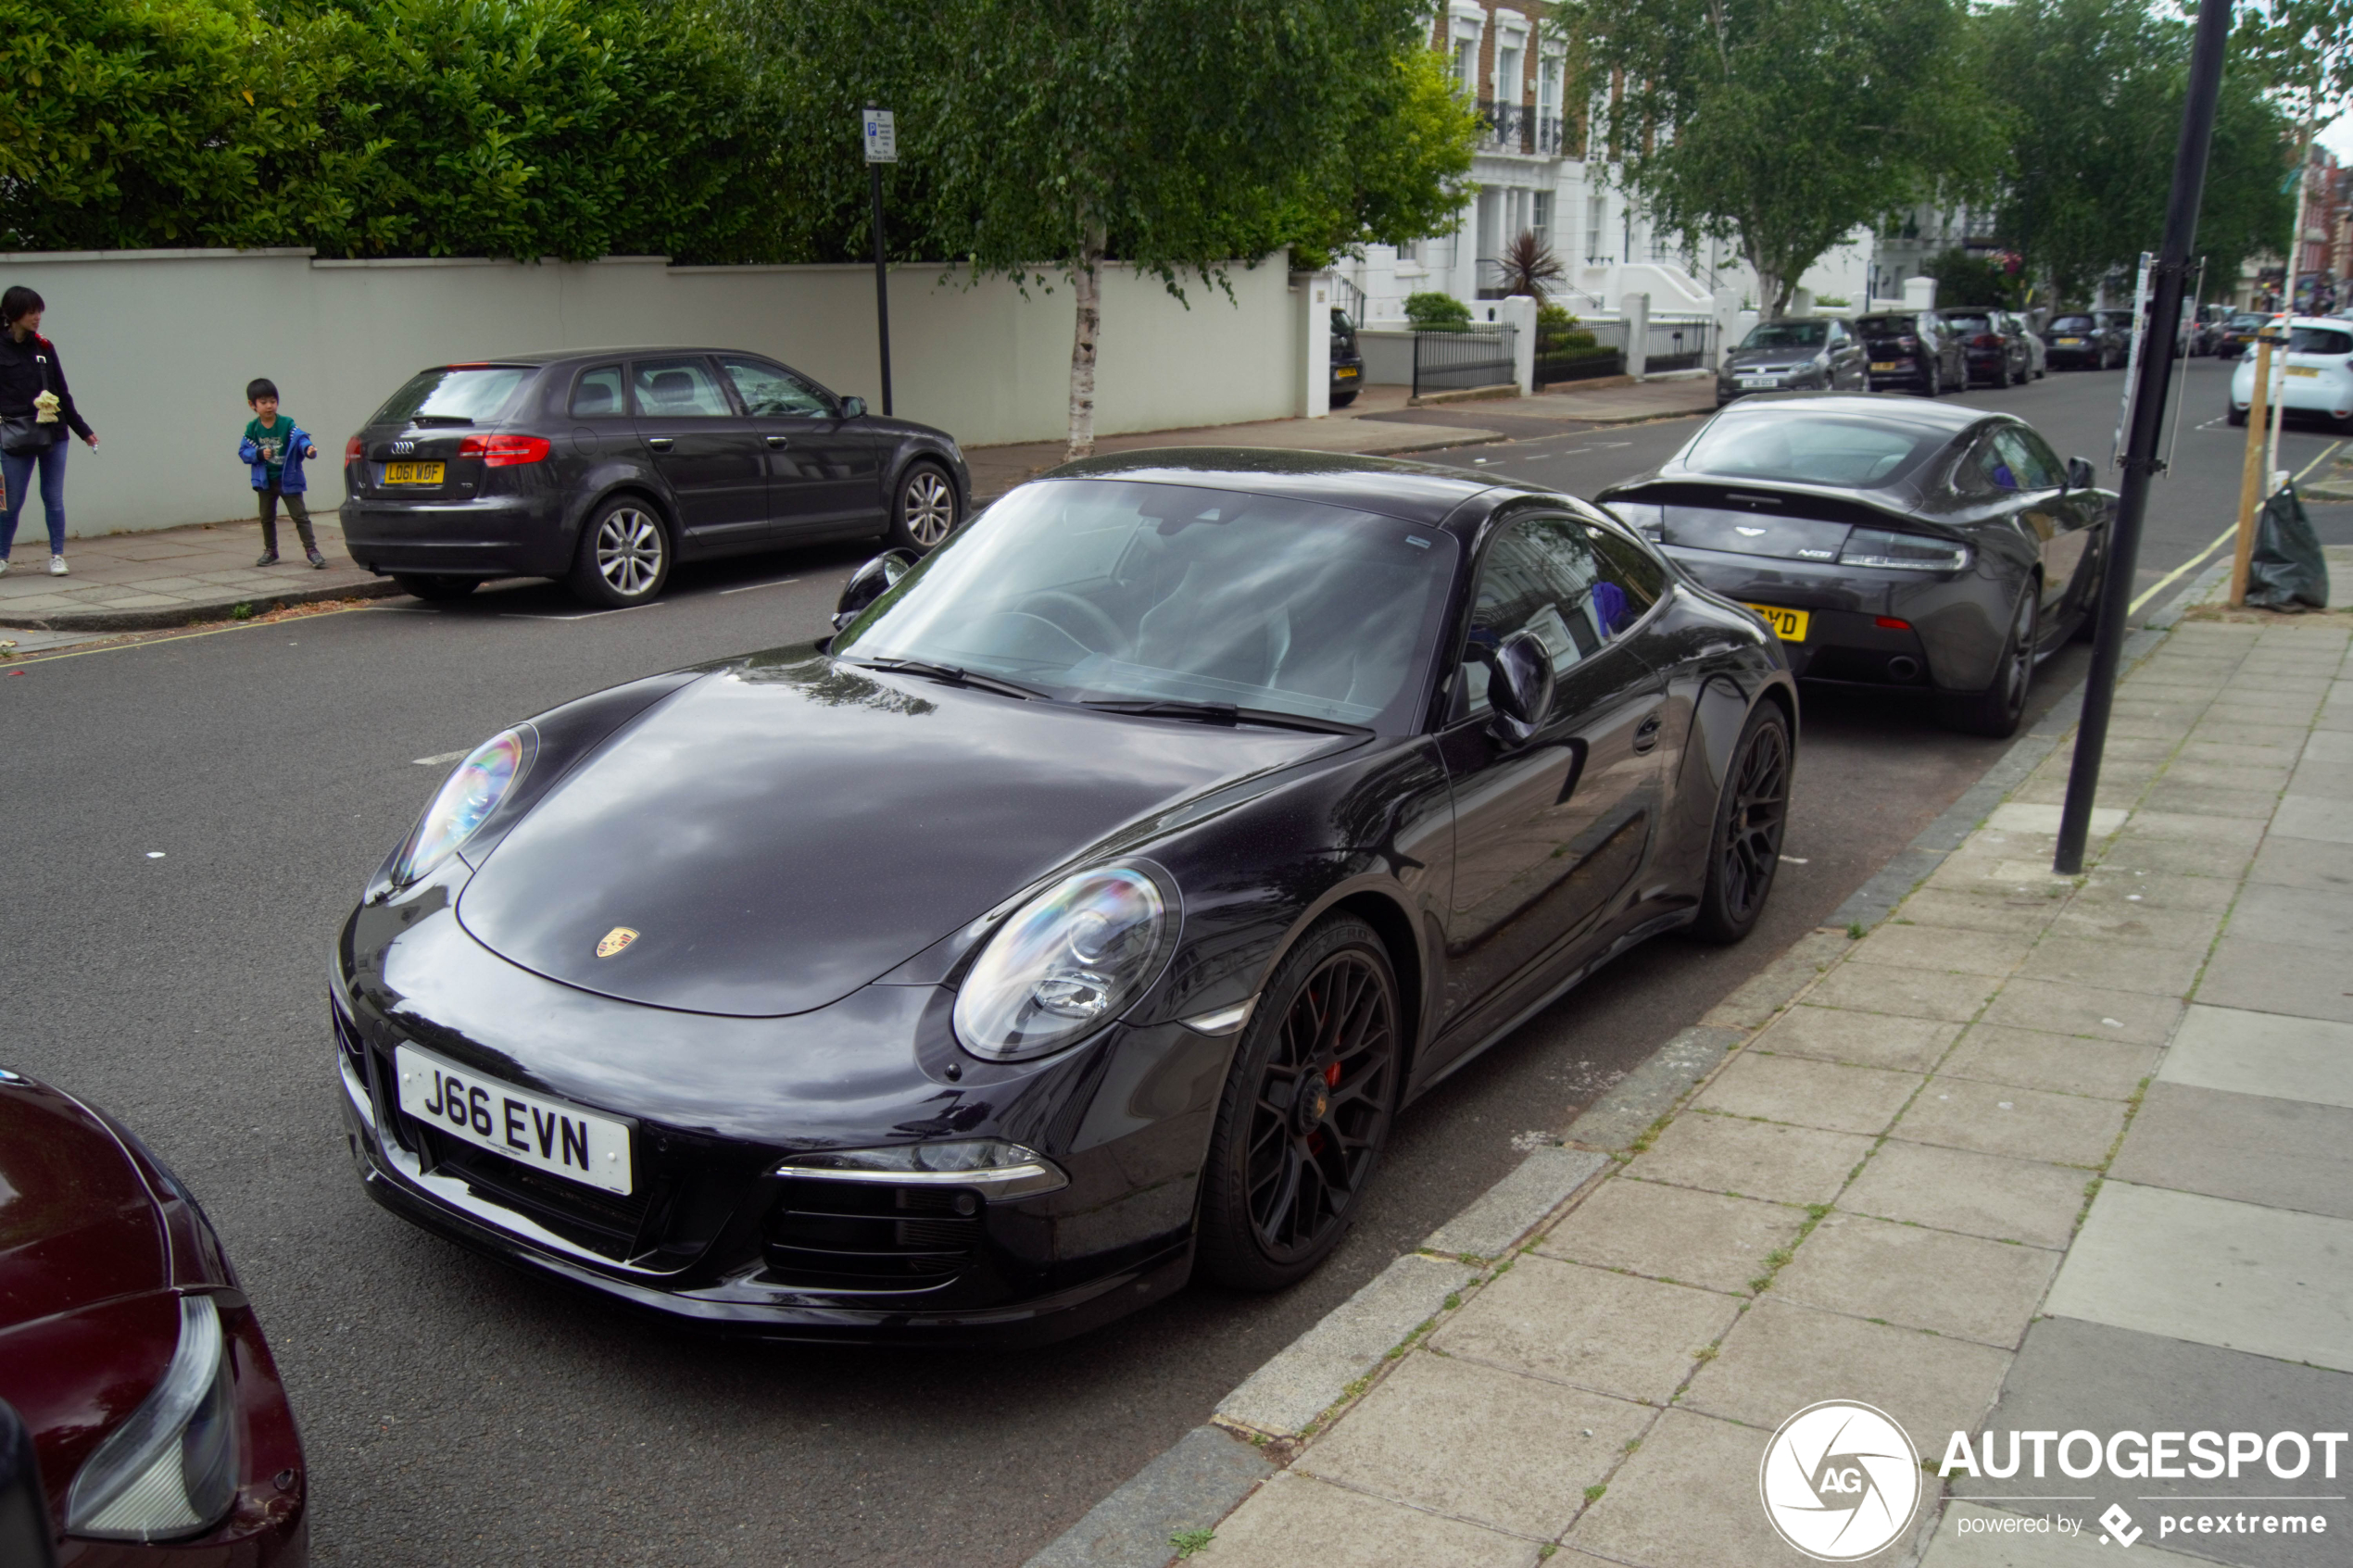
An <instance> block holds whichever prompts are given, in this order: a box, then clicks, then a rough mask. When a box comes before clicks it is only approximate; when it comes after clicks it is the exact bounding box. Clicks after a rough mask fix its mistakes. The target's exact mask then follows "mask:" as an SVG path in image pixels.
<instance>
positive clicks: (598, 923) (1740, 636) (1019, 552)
mask: <svg viewBox="0 0 2353 1568" xmlns="http://www.w3.org/2000/svg"><path fill="white" fill-rule="evenodd" d="M868 567H869V569H868V570H862V571H861V572H860V573H859V574H858V576H857V577H856V578H854V579H853V580H852V583H851V584H850V587H849V590H847V591H846V593H845V596H844V597H845V606H846V608H845V612H844V615H843V617H842V621H841V624H842V625H843V627H844V629H843V630H841V631H839V632H838V633H837V634H836V635H835V636H834V637H833V638H832V639H831V640H830V644H829V646H828V645H812V644H801V645H799V646H791V647H785V648H780V649H775V650H773V651H769V652H765V653H756V654H751V655H749V656H746V657H743V658H738V659H724V660H721V661H719V662H716V663H712V664H708V665H704V666H701V667H698V668H695V669H689V670H682V671H675V672H673V673H670V674H665V675H658V676H654V677H652V678H650V679H646V680H640V681H635V682H633V683H630V684H626V685H622V686H618V687H614V688H612V689H611V690H609V691H604V692H600V693H598V694H596V695H595V696H587V697H584V698H582V699H580V700H579V701H576V702H573V703H570V704H567V705H566V706H564V707H561V708H559V709H554V710H552V711H550V712H547V713H544V714H541V715H540V716H539V717H537V718H535V719H533V720H531V721H528V722H524V723H520V724H517V725H515V726H514V727H513V728H511V729H509V730H507V731H504V732H502V733H501V734H498V735H497V736H494V737H493V738H492V739H491V740H489V741H487V742H485V743H484V745H483V746H481V747H479V748H478V749H477V750H475V751H474V752H473V753H472V755H471V756H470V757H468V758H467V759H466V760H465V761H464V763H462V764H461V765H460V766H459V768H458V769H457V771H455V772H454V773H452V774H451V775H450V777H449V779H448V781H447V783H446V784H444V785H443V786H442V789H441V791H440V793H439V795H437V796H436V797H435V798H434V801H433V803H432V804H431V805H430V806H429V807H428V808H427V809H426V810H425V812H424V814H423V816H422V818H421V819H420V820H419V821H418V822H417V824H416V826H415V828H414V829H413V830H412V831H411V833H410V834H409V837H408V838H407V839H406V840H405V841H404V842H403V843H402V844H401V845H400V847H398V848H397V849H396V850H395V851H394V853H393V854H392V855H391V857H390V858H389V859H387V860H386V861H385V863H384V867H383V869H382V870H381V872H379V873H378V874H377V875H376V876H375V878H374V879H373V880H372V881H371V884H370V885H369V886H368V888H367V889H366V891H365V894H364V896H363V898H362V901H361V903H360V904H359V908H358V909H356V910H355V911H354V913H353V914H352V915H351V917H350V918H349V920H348V921H347V922H346V924H345V925H344V927H343V929H342V933H341V936H340V939H339V941H338V943H337V945H336V948H335V960H334V968H333V998H332V999H333V1033H334V1039H335V1044H336V1057H337V1065H338V1068H339V1071H340V1074H341V1080H342V1084H343V1086H344V1090H345V1094H344V1096H343V1102H344V1106H345V1110H346V1112H347V1118H348V1125H349V1132H350V1135H351V1144H352V1149H353V1152H354V1154H355V1156H356V1157H357V1160H358V1162H359V1170H360V1173H361V1174H362V1176H363V1177H364V1179H365V1182H366V1185H367V1187H368V1190H369V1191H370V1192H371V1194H372V1195H373V1196H374V1197H375V1198H377V1200H378V1201H379V1202H382V1203H384V1205H386V1206H387V1207H389V1208H391V1209H392V1210H395V1211H396V1212H398V1213H400V1214H402V1215H405V1216H406V1217H408V1218H409V1219H411V1220H413V1221H415V1222H417V1223H420V1224H422V1225H424V1226H427V1227H429V1228H431V1229H433V1230H434V1231H437V1232H439V1233H441V1234H442V1235H444V1236H449V1237H452V1238H454V1239H456V1240H459V1241H461V1242H464V1243H467V1244H470V1245H472V1246H473V1247H476V1248H482V1249H484V1250H486V1251H489V1252H492V1253H495V1254H497V1255H500V1256H503V1257H505V1258H508V1259H510V1260H512V1261H519V1262H522V1263H525V1264H529V1265H531V1266H534V1267H535V1268H537V1269H540V1270H544V1271H546V1272H547V1273H551V1274H555V1275H559V1276H561V1277H563V1278H566V1279H569V1280H571V1281H573V1282H576V1283H578V1284H580V1285H583V1286H588V1287H591V1288H593V1289H596V1290H598V1291H602V1292H604V1293H606V1294H607V1295H609V1296H610V1297H615V1298H622V1299H623V1300H626V1301H631V1302H635V1303H639V1304H641V1305H644V1306H647V1307H649V1308H654V1309H658V1310H660V1311H664V1312H667V1313H669V1314H672V1315H673V1317H674V1318H678V1319H685V1320H690V1321H693V1322H696V1323H700V1324H703V1325H706V1326H710V1327H713V1328H719V1329H733V1330H742V1331H748V1332H751V1333H755V1334H760V1335H764V1336H775V1337H786V1338H804V1339H822V1338H845V1337H847V1338H894V1337H898V1338H930V1339H934V1340H940V1339H948V1338H957V1337H986V1336H1001V1337H1010V1338H1020V1337H1030V1338H1041V1339H1042V1338H1051V1337H1054V1336H1059V1335H1062V1334H1066V1333H1070V1332H1075V1331H1076V1330H1078V1329H1081V1328H1084V1327H1087V1326H1088V1325H1089V1324H1092V1323H1099V1322H1101V1321H1103V1320H1105V1319H1108V1318H1111V1317H1114V1316H1116V1315H1118V1314H1120V1313H1123V1312H1126V1311H1131V1310H1133V1309H1135V1308H1137V1307H1139V1306H1140V1305H1142V1304H1144V1303H1146V1302H1148V1301H1151V1300H1152V1299H1154V1298H1157V1297H1159V1296H1161V1295H1163V1294H1164V1293H1166V1292H1168V1291H1171V1290H1173V1289H1175V1288H1176V1287H1177V1286H1180V1285H1182V1284H1183V1283H1184V1282H1185V1280H1186V1279H1187V1278H1188V1277H1189V1275H1190V1274H1191V1273H1192V1272H1193V1270H1194V1269H1195V1268H1196V1267H1198V1268H1200V1269H1201V1270H1202V1272H1203V1273H1205V1274H1207V1275H1209V1276H1211V1277H1214V1279H1216V1280H1219V1281H1222V1282H1225V1283H1227V1284H1230V1285H1235V1286H1244V1287H1257V1288H1274V1287H1278V1286H1283V1285H1285V1284H1287V1283H1289V1282H1290V1281H1292V1280H1295V1279H1298V1278H1300V1277H1301V1276H1302V1275H1303V1274H1305V1273H1307V1272H1308V1271H1309V1270H1311V1269H1312V1268H1314V1267H1315V1264H1316V1263H1317V1262H1318V1261H1320V1260H1321V1259H1322V1258H1323V1257H1324V1256H1325V1255H1326V1254H1327V1252H1328V1251H1329V1250H1330V1249H1331V1248H1332V1247H1333V1245H1334V1244H1335V1243H1336V1242H1337V1241H1338V1239H1339V1237H1340V1235H1341V1233H1342V1232H1343V1231H1344V1230H1345V1228H1346V1227H1347V1225H1348V1223H1349V1222H1350V1219H1351V1217H1352V1215H1353V1212H1354V1210H1355V1209H1356V1206H1357V1203H1358V1200H1359V1198H1360V1196H1361V1195H1362V1193H1363V1192H1364V1190H1365V1185H1366V1183H1367V1182H1369V1181H1370V1180H1371V1179H1372V1177H1373V1174H1374V1172H1375V1170H1376V1168H1377V1167H1378V1163H1379V1160H1380V1157H1381V1151H1382V1148H1383V1147H1384V1146H1385V1145H1386V1144H1387V1142H1388V1140H1389V1136H1390V1128H1391V1126H1392V1125H1393V1123H1394V1121H1395V1118H1396V1116H1397V1114H1398V1112H1399V1110H1401V1109H1402V1108H1403V1106H1404V1105H1405V1104H1407V1103H1408V1102H1409V1101H1411V1100H1412V1099H1413V1098H1415V1097H1416V1095H1418V1094H1420V1093H1422V1092H1423V1091H1424V1090H1426V1089H1428V1087H1429V1086H1430V1085H1433V1084H1435V1083H1437V1082H1438V1081H1439V1080H1440V1079H1441V1078H1443V1077H1445V1076H1446V1075H1447V1074H1448V1073H1452V1072H1453V1071H1454V1070H1456V1069H1457V1068H1459V1067H1461V1066H1462V1065H1463V1064H1464V1063H1465V1062H1466V1061H1468V1060H1471V1059H1472V1058H1473V1057H1475V1056H1476V1055H1478V1052H1479V1051H1480V1050H1481V1049H1482V1048H1484V1047H1487V1046H1489V1045H1490V1044H1491V1043H1493V1042H1494V1041H1495V1040H1497V1039H1498V1038H1500V1037H1501V1036H1503V1035H1505V1034H1506V1033H1508V1032H1509V1031H1510V1030H1511V1029H1512V1028H1513V1027H1515V1026H1516V1024H1518V1023H1519V1022H1521V1021H1522V1020H1523V1019H1525V1018H1527V1017H1528V1016H1529V1014H1530V1013H1532V1012H1533V1011H1535V1010H1537V1009H1539V1008H1541V1007H1542V1006H1544V1005H1545V1004H1546V1003H1547V1002H1549V1001H1551V1000H1552V999H1553V998H1554V997H1556V996H1558V995H1559V994H1561V993H1562V992H1563V991H1565V990H1566V989H1567V988H1568V987H1569V986H1571V985H1575V984H1576V983H1577V982H1578V981H1579V979H1581V978H1583V977H1584V976H1585V975H1586V974H1588V973H1590V972H1592V970H1593V969H1594V968H1595V967H1596V966H1597V965H1599V964H1601V963H1602V962H1604V960H1607V959H1609V958H1610V957H1612V956H1613V955H1615V954H1617V953H1618V952H1621V951H1623V950H1624V949H1625V948H1627V947H1629V946H1630V945H1632V944H1634V943H1636V942H1639V941H1641V940H1642V939H1643V938H1644V937H1647V936H1650V935H1655V934H1657V933H1660V932H1664V931H1668V930H1671V929H1675V928H1678V927H1686V928H1690V929H1691V930H1692V931H1693V932H1695V933H1696V934H1697V935H1700V936H1701V937H1703V938H1706V939H1710V940H1715V941H1731V940H1736V939H1738V938H1739V937H1741V936H1742V935H1745V934H1746V933H1747V932H1748V931H1749V930H1750V928H1751V927H1752V926H1753V925H1754V923H1755V921H1756V920H1757V918H1758V916H1759V913H1760V911H1761V910H1762V909H1763V907H1764V904H1765V900H1766V897H1767V895H1768V891H1769V890H1770V888H1771V886H1772V884H1773V876H1774V872H1775V869H1776V866H1777V863H1778V861H1779V859H1780V843H1781V834H1782V827H1783V817H1784V811H1785V807H1786V802H1787V800H1788V797H1789V784H1790V778H1791V770H1792V767H1793V761H1794V746H1795V721H1796V703H1795V696H1794V690H1795V688H1794V685H1793V682H1792V680H1791V677H1790V674H1789V671H1788V667H1787V664H1786V661H1785V660H1784V659H1783V657H1782V653H1781V649H1780V646H1779V645H1778V644H1777V643H1776V642H1775V641H1774V640H1773V638H1772V637H1771V636H1770V634H1769V633H1767V632H1766V631H1765V629H1764V628H1763V627H1761V626H1760V625H1759V624H1758V623H1757V621H1756V620H1755V617H1754V616H1753V615H1751V614H1750V613H1749V612H1748V611H1746V610H1744V609H1742V608H1738V607H1737V606H1734V605H1732V604H1730V603H1728V602H1726V601H1724V600H1722V599H1720V598H1718V597H1717V596H1714V595H1713V594H1711V593H1709V592H1707V591H1706V590H1705V589H1703V588H1700V587H1699V586H1697V585H1696V584H1695V583H1693V582H1692V580H1691V579H1690V578H1689V577H1688V576H1686V575H1685V574H1684V573H1682V572H1681V571H1679V570H1677V569H1676V568H1674V567H1673V566H1671V565H1670V564H1668V563H1667V561H1665V560H1663V559H1662V558H1660V557H1659V556H1658V555H1657V554H1656V553H1655V550H1654V549H1653V548H1652V547H1651V546H1649V545H1647V544H1645V543H1643V542H1642V541H1641V540H1640V539H1639V538H1637V537H1636V536H1635V535H1634V534H1633V533H1631V532H1629V531H1627V530H1625V529H1624V528H1623V527H1622V526H1621V525H1619V524H1618V523H1617V522H1616V521H1614V520H1612V519H1610V518H1609V517H1607V516H1606V515H1605V514H1604V513H1603V512H1601V511H1599V510H1598V509H1596V508H1592V507H1590V506H1588V505H1586V504H1584V503H1582V502H1579V501H1577V500H1573V499H1571V498H1570V497H1568V496H1567V495H1559V494H1555V493H1553V492H1550V491H1544V490H1540V489H1535V488H1531V487H1527V486H1522V485H1514V484H1489V483H1485V482H1484V481H1483V480H1481V479H1479V478H1476V477H1473V476H1470V475H1466V474H1463V473H1460V472H1456V471H1453V470H1442V469H1436V468H1429V467H1423V466H1419V465H1415V464H1408V463H1399V462H1386V461H1380V460H1377V459H1358V458H1330V457H1323V456H1315V455H1306V454H1297V453H1262V452H1245V451H1210V450H1191V451H1184V452H1148V453H1137V454H1129V455H1126V456H1123V457H1120V458H1098V459H1093V460H1089V461H1087V462H1081V463H1076V464H1073V465H1070V466H1068V467H1065V468H1063V469H1061V470H1056V471H1055V472H1054V473H1053V474H1051V475H1049V476H1047V477H1045V478H1043V479H1039V480H1036V481H1033V482H1031V483H1027V484H1025V485H1023V486H1021V487H1020V488H1018V489H1016V490H1014V491H1013V492H1012V493H1011V494H1010V495H1006V496H1005V497H1004V498H1003V499H1001V500H1000V501H999V502H997V503H996V504H995V505H994V506H993V507H991V508H989V509H988V511H987V512H986V513H984V514H982V515H981V516H980V517H979V518H977V519H975V521H973V522H972V523H970V524H969V525H967V526H966V527H965V528H964V529H963V530H961V531H959V532H958V533H954V534H952V535H950V538H949V539H948V541H947V543H946V544H945V545H944V546H942V547H941V548H940V549H938V550H937V551H936V552H935V553H933V554H932V555H930V556H928V557H927V558H925V559H924V560H923V561H921V562H920V563H908V562H905V561H902V560H900V559H899V558H878V560H877V561H876V562H870V563H868Z"/></svg>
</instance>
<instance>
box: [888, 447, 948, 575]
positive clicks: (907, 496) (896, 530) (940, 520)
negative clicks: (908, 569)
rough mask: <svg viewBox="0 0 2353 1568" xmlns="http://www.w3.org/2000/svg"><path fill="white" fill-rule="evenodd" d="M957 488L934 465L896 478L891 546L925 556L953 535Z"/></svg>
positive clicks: (891, 513) (891, 522) (917, 466)
mask: <svg viewBox="0 0 2353 1568" xmlns="http://www.w3.org/2000/svg"><path fill="white" fill-rule="evenodd" d="M956 520H957V510H956V486H955V483H954V482H952V481H951V480H950V479H949V477H948V475H947V473H946V472H945V471H943V470H941V469H940V468H939V467H938V466H937V465H936V464H932V463H917V464H915V465H914V466H913V467H912V468H910V469H909V470H907V471H906V472H905V473H903V474H901V475H900V478H899V494H898V498H897V499H896V500H895V501H893V502H892V504H891V508H890V542H891V544H892V546H895V547H896V548H899V549H901V550H912V551H913V552H914V553H915V554H917V555H919V556H920V555H925V554H928V553H929V552H931V551H932V550H935V549H937V548H938V547H939V542H940V541H941V540H943V539H945V538H947V537H948V535H949V534H950V533H953V532H954V531H955V527H956Z"/></svg>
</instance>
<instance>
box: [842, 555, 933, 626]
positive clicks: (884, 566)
mask: <svg viewBox="0 0 2353 1568" xmlns="http://www.w3.org/2000/svg"><path fill="white" fill-rule="evenodd" d="M914 564H915V558H914V557H912V556H911V555H909V554H908V553H907V552H906V551H904V550H885V551H884V552H883V553H882V554H881V555H878V556H876V557H875V558H874V559H872V560H870V561H868V562H867V563H866V564H865V565H863V566H862V567H860V568H859V569H858V570H857V571H853V572H851V573H850V574H849V582H847V583H843V584H842V585H841V597H840V598H838V599H837V600H835V601H834V630H835V631H837V632H838V631H840V630H841V629H842V628H843V627H845V626H848V625H849V623H850V622H851V621H855V620H857V619H858V618H859V617H860V616H861V615H863V614H864V613H865V611H866V607H867V606H868V605H870V604H873V603H874V602H875V600H876V599H878V598H881V597H882V596H884V595H885V594H887V593H889V592H890V591H891V589H893V588H895V587H897V586H898V585H899V580H900V578H902V577H904V576H906V575H907V571H908V569H909V568H910V567H912V566H913V565H914Z"/></svg>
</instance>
